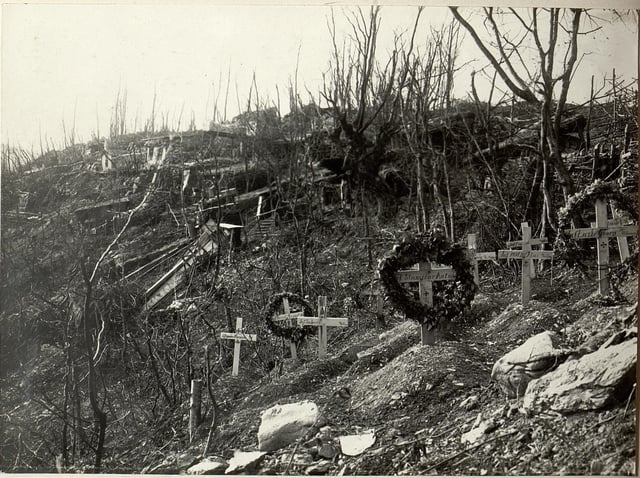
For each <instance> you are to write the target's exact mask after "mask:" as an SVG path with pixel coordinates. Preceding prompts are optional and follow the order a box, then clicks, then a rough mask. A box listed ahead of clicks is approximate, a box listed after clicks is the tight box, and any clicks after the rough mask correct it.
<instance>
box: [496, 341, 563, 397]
mask: <svg viewBox="0 0 640 478" xmlns="http://www.w3.org/2000/svg"><path fill="white" fill-rule="evenodd" d="M559 344H560V336H559V335H558V334H557V333H555V332H551V331H546V332H542V333H541V334H538V335H534V336H533V337H531V338H530V339H528V340H527V341H526V342H525V343H523V344H522V345H520V346H519V347H517V348H515V349H514V350H512V351H511V352H509V353H507V354H506V355H504V356H503V357H502V358H501V359H500V360H498V361H497V362H496V363H495V365H494V366H493V370H492V371H491V378H492V379H493V380H495V381H496V382H498V384H499V385H500V387H501V388H502V390H504V392H505V393H506V394H507V395H508V396H509V397H516V396H518V397H522V396H523V395H524V392H525V390H526V388H527V384H528V383H529V382H530V381H531V380H532V379H534V378H539V377H541V376H542V375H544V374H545V373H547V372H549V371H551V370H553V369H554V368H555V367H556V366H557V365H558V364H559V363H560V362H561V361H562V360H564V358H565V357H566V354H565V352H563V350H562V349H560V348H559Z"/></svg>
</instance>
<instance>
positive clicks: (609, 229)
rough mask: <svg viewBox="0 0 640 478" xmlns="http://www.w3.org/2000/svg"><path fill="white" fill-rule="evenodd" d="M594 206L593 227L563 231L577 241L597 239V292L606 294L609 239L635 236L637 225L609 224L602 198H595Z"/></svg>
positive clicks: (607, 287) (607, 289) (607, 290)
mask: <svg viewBox="0 0 640 478" xmlns="http://www.w3.org/2000/svg"><path fill="white" fill-rule="evenodd" d="M595 207H596V223H595V227H590V228H579V229H566V230H565V231H564V232H565V233H567V234H569V236H570V237H572V238H573V239H576V240H578V241H579V240H584V239H596V240H597V244H598V248H597V251H598V257H597V263H598V292H599V293H600V294H601V295H606V294H608V293H609V239H610V238H613V237H615V238H619V237H627V236H635V235H637V234H638V226H636V225H627V226H619V225H615V226H613V225H610V224H609V221H608V219H607V203H606V202H605V201H604V200H602V199H597V200H596V206H595ZM621 254H622V252H621ZM621 257H622V256H621Z"/></svg>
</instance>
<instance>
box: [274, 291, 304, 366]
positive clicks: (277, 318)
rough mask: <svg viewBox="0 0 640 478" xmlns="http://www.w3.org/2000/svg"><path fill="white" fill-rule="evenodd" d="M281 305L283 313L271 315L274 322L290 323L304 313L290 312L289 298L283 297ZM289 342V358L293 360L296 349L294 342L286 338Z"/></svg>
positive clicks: (295, 355)
mask: <svg viewBox="0 0 640 478" xmlns="http://www.w3.org/2000/svg"><path fill="white" fill-rule="evenodd" d="M282 306H283V308H284V314H276V315H274V317H273V320H274V322H287V323H288V325H291V322H293V321H294V320H295V319H296V318H297V317H302V315H304V314H303V313H302V312H294V313H291V309H290V308H289V299H287V298H286V297H284V298H283V299H282ZM287 342H289V350H291V358H292V359H294V360H297V359H298V351H297V349H296V344H294V343H293V342H292V341H291V340H287Z"/></svg>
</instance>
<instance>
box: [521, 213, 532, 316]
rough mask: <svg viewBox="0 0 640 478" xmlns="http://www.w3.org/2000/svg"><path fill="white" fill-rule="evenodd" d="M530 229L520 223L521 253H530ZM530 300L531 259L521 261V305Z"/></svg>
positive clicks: (525, 224)
mask: <svg viewBox="0 0 640 478" xmlns="http://www.w3.org/2000/svg"><path fill="white" fill-rule="evenodd" d="M530 240H531V228H530V227H529V225H528V224H527V223H526V222H525V223H522V253H523V254H525V255H526V254H527V253H528V252H531V244H530V243H529V241H530ZM530 298H531V259H523V261H522V305H527V304H528V303H529V299H530Z"/></svg>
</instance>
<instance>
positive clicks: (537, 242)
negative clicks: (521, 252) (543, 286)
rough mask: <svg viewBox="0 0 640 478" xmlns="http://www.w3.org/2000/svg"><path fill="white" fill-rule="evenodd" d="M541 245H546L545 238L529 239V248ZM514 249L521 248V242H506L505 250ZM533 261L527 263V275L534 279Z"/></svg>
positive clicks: (534, 268) (534, 267)
mask: <svg viewBox="0 0 640 478" xmlns="http://www.w3.org/2000/svg"><path fill="white" fill-rule="evenodd" d="M522 224H525V225H527V226H528V225H529V223H528V222H523V223H522ZM542 244H547V238H546V237H538V238H535V239H531V240H529V245H531V246H540V245H542ZM516 247H522V241H507V248H508V249H513V248H516ZM534 260H535V259H533V258H532V259H531V260H530V261H529V262H530V264H529V274H530V275H531V278H532V279H534V278H535V277H536V266H535V262H534Z"/></svg>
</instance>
